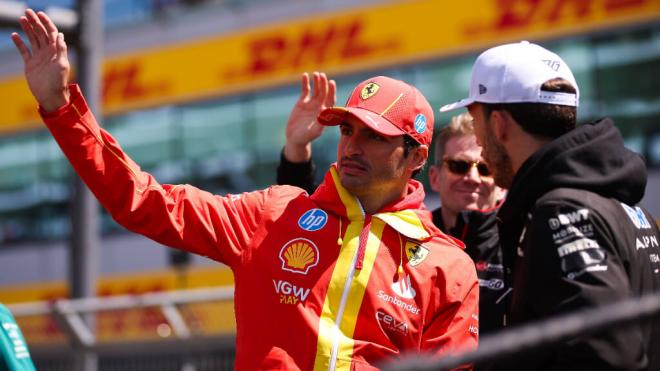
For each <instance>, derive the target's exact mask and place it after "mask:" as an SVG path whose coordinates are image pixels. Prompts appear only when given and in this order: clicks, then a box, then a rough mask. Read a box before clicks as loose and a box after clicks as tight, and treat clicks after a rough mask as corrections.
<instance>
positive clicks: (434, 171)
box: [429, 164, 442, 192]
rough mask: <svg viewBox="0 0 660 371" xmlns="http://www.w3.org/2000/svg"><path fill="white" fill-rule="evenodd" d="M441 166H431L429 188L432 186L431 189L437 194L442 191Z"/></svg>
mask: <svg viewBox="0 0 660 371" xmlns="http://www.w3.org/2000/svg"><path fill="white" fill-rule="evenodd" d="M440 166H442V165H441V164H436V165H431V166H429V186H431V189H432V190H434V191H436V192H438V189H440V177H441V175H440V172H441V169H440Z"/></svg>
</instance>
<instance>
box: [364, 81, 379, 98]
mask: <svg viewBox="0 0 660 371" xmlns="http://www.w3.org/2000/svg"><path fill="white" fill-rule="evenodd" d="M378 89H380V86H378V84H376V83H375V82H370V83H368V84H367V85H365V86H364V88H362V91H361V92H360V98H362V99H368V98H371V97H373V95H374V94H376V92H378Z"/></svg>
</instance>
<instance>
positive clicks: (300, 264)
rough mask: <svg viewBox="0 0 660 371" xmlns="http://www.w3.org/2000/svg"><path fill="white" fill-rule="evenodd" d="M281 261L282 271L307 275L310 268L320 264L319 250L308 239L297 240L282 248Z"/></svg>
mask: <svg viewBox="0 0 660 371" xmlns="http://www.w3.org/2000/svg"><path fill="white" fill-rule="evenodd" d="M280 260H281V261H282V270H285V271H289V272H293V273H299V274H307V272H309V269H310V268H312V267H314V266H316V265H317V264H318V263H319V249H318V248H317V247H316V245H315V244H314V242H312V241H310V240H308V239H306V238H295V239H293V240H291V241H289V242H287V243H285V244H284V246H282V249H281V250H280Z"/></svg>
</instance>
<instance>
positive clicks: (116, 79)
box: [0, 0, 660, 132]
mask: <svg viewBox="0 0 660 371" xmlns="http://www.w3.org/2000/svg"><path fill="white" fill-rule="evenodd" d="M658 19H660V1H657V0H579V1H578V0H473V1H468V2H466V1H463V2H460V1H459V2H442V1H437V0H417V1H401V2H392V3H388V4H380V5H375V6H370V7H362V8H352V9H349V10H345V11H339V12H334V13H325V14H322V15H320V16H315V17H309V18H306V19H301V20H298V19H297V20H291V21H289V22H283V23H278V24H270V25H266V26H261V27H257V28H253V29H248V30H242V31H237V32H234V33H228V34H222V35H215V36H209V37H205V38H203V39H197V40H193V41H188V42H185V43H179V44H170V45H164V46H159V47H154V48H150V49H147V50H140V51H135V52H130V53H127V54H123V55H116V56H112V57H108V58H106V59H105V61H104V64H103V76H102V82H103V91H102V97H103V108H104V113H105V114H114V113H121V112H126V111H130V110H133V109H137V108H145V107H150V106H157V105H162V104H168V103H177V102H187V101H192V100H197V99H204V98H208V97H217V96H221V95H226V94H232V93H237V92H241V91H248V90H256V89H259V88H263V87H268V86H276V85H280V84H284V83H291V82H294V81H296V80H297V79H298V78H299V75H300V73H301V72H303V71H319V70H320V71H326V72H328V73H329V74H330V75H333V76H336V75H338V74H340V73H347V72H358V71H365V70H369V69H373V68H378V67H386V66H392V65H396V64H402V63H409V62H416V61H420V60H427V59H430V58H437V57H441V56H446V55H451V54H456V53H464V52H468V51H478V50H480V49H483V48H484V47H486V46H490V45H492V44H495V43H501V42H504V41H517V40H520V39H531V40H538V39H546V38H551V37H557V36H564V35H571V34H582V33H587V32H591V31H594V30H598V29H603V28H608V27H617V26H622V25H628V24H633V23H642V22H644V23H645V22H650V21H653V20H658ZM393 25H396V27H393ZM466 84H467V81H466ZM0 101H2V102H3V107H4V109H3V114H2V116H0V132H2V131H5V132H6V131H10V130H17V129H27V128H29V127H34V126H35V125H36V123H37V122H38V121H39V118H38V116H37V112H36V107H35V103H34V101H33V99H32V97H31V96H30V93H29V91H28V88H27V84H26V83H25V82H24V80H23V77H22V76H19V75H16V76H5V77H4V78H2V77H0Z"/></svg>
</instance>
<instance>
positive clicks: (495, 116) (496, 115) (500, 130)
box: [490, 110, 514, 143]
mask: <svg viewBox="0 0 660 371" xmlns="http://www.w3.org/2000/svg"><path fill="white" fill-rule="evenodd" d="M490 121H491V125H492V127H493V134H495V138H496V139H497V140H498V141H499V142H502V143H503V142H505V141H506V140H507V139H509V137H510V136H511V133H510V130H511V125H512V124H514V123H513V118H512V117H511V115H510V114H509V112H507V111H504V110H496V111H493V112H492V113H491V116H490Z"/></svg>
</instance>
